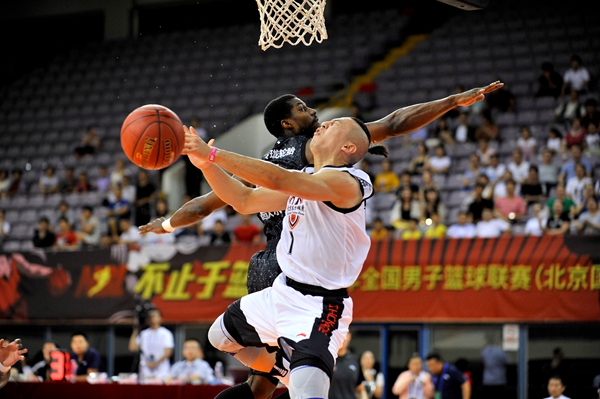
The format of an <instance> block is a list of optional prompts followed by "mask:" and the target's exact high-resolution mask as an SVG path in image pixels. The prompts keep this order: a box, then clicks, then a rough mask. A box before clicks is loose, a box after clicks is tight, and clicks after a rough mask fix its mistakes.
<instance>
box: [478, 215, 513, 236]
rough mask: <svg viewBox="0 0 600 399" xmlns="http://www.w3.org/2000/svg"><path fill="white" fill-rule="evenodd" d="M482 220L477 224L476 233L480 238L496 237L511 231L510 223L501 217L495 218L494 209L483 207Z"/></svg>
mask: <svg viewBox="0 0 600 399" xmlns="http://www.w3.org/2000/svg"><path fill="white" fill-rule="evenodd" d="M481 216H482V218H483V219H482V220H481V221H479V222H477V225H476V226H475V235H476V236H477V237H479V238H496V237H500V236H501V235H502V234H503V233H508V232H510V224H509V223H508V222H505V221H504V220H502V219H499V218H493V217H492V216H493V213H492V210H491V209H489V208H483V212H482V213H481Z"/></svg>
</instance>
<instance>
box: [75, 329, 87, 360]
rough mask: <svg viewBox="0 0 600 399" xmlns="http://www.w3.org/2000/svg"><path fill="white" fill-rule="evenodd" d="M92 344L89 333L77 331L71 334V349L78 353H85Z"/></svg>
mask: <svg viewBox="0 0 600 399" xmlns="http://www.w3.org/2000/svg"><path fill="white" fill-rule="evenodd" d="M89 347H90V344H89V343H88V338H87V335H86V334H85V333H84V332H81V331H76V332H74V333H73V334H71V350H72V351H73V352H74V353H75V354H76V355H83V354H84V353H85V352H87V350H88V348H89Z"/></svg>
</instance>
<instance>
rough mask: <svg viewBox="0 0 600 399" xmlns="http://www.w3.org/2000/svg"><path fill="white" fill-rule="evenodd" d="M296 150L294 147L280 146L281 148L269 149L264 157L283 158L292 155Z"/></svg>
mask: <svg viewBox="0 0 600 399" xmlns="http://www.w3.org/2000/svg"><path fill="white" fill-rule="evenodd" d="M295 152H296V148H295V147H290V148H282V149H281V150H275V149H273V150H270V151H269V152H268V153H267V156H266V158H267V159H280V158H285V157H288V156H290V155H294V153H295Z"/></svg>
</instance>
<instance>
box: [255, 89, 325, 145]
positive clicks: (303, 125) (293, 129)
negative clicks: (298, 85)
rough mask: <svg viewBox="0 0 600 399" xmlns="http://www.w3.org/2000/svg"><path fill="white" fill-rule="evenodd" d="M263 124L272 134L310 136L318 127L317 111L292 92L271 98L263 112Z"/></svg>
mask: <svg viewBox="0 0 600 399" xmlns="http://www.w3.org/2000/svg"><path fill="white" fill-rule="evenodd" d="M263 117H264V121H265V126H266V127H267V129H268V130H269V133H271V134H272V135H273V136H275V137H277V138H279V137H283V136H286V135H294V136H295V135H304V136H308V137H312V135H313V134H314V132H315V130H316V129H317V128H318V127H319V118H318V117H317V111H316V110H314V109H312V108H310V107H308V106H307V105H306V104H305V103H304V101H302V100H300V99H299V98H298V97H296V96H294V95H293V94H284V95H282V96H279V97H277V98H275V99H274V100H271V102H269V104H267V106H266V107H265V110H264V113H263Z"/></svg>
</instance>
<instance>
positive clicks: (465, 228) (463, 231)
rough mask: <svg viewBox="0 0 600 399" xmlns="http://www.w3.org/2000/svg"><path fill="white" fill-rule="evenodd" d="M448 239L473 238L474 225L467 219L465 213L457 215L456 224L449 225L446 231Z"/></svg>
mask: <svg viewBox="0 0 600 399" xmlns="http://www.w3.org/2000/svg"><path fill="white" fill-rule="evenodd" d="M446 236H448V237H450V238H473V237H475V225H474V224H473V223H470V222H469V221H468V219H467V212H465V211H461V212H459V213H458V223H455V224H453V225H451V226H450V227H449V228H448V230H447V231H446Z"/></svg>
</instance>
